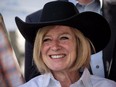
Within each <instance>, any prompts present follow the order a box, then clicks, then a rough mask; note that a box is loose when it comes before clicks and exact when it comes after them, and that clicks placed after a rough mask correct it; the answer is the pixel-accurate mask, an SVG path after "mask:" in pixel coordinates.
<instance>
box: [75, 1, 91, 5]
mask: <svg viewBox="0 0 116 87" xmlns="http://www.w3.org/2000/svg"><path fill="white" fill-rule="evenodd" d="M77 1H78V2H79V3H80V4H83V5H86V4H89V3H90V2H91V1H92V0H77Z"/></svg>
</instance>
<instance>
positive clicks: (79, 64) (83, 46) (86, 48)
mask: <svg viewBox="0 0 116 87" xmlns="http://www.w3.org/2000/svg"><path fill="white" fill-rule="evenodd" d="M53 27H54V26H47V27H43V28H41V29H39V30H38V32H37V35H36V38H35V43H34V52H33V57H34V62H35V64H36V66H37V68H38V70H39V72H41V74H44V73H47V72H50V69H49V68H48V67H47V66H46V64H45V63H44V62H43V60H42V56H41V47H42V43H43V37H44V36H45V35H46V33H47V32H48V31H49V30H50V29H51V28H53ZM71 30H72V32H73V33H74V35H75V38H76V44H77V48H76V53H77V55H76V57H77V58H76V61H75V63H74V64H73V66H72V67H71V68H70V70H79V69H81V68H85V67H88V66H89V63H90V56H91V46H92V47H93V45H92V43H91V41H90V40H89V39H87V38H86V37H85V36H84V35H83V34H82V33H81V32H80V31H79V30H78V29H75V28H71ZM93 49H94V47H93Z"/></svg>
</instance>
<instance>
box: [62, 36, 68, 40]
mask: <svg viewBox="0 0 116 87" xmlns="http://www.w3.org/2000/svg"><path fill="white" fill-rule="evenodd" d="M60 39H61V40H68V39H69V37H68V36H62V37H60Z"/></svg>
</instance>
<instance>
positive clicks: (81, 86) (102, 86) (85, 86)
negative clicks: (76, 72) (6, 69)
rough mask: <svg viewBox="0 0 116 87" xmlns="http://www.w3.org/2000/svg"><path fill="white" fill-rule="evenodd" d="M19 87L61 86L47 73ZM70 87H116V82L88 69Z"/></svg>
mask: <svg viewBox="0 0 116 87" xmlns="http://www.w3.org/2000/svg"><path fill="white" fill-rule="evenodd" d="M19 87H61V85H60V82H59V81H57V80H56V79H54V77H53V75H52V74H51V73H47V74H43V75H39V76H37V77H35V78H33V79H31V80H30V81H28V82H27V83H25V84H23V85H21V86H19ZM70 87H116V82H114V81H111V80H108V79H105V78H101V77H97V76H94V75H90V73H89V71H88V69H87V68H85V69H84V72H83V74H82V76H81V78H80V79H79V80H78V81H77V82H75V83H73V84H71V85H70Z"/></svg>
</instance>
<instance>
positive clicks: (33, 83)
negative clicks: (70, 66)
mask: <svg viewBox="0 0 116 87" xmlns="http://www.w3.org/2000/svg"><path fill="white" fill-rule="evenodd" d="M47 77H49V76H48V74H44V75H39V76H36V77H35V78H33V79H31V80H30V81H28V82H26V83H24V84H22V85H20V86H19V87H43V84H46V79H47Z"/></svg>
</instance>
